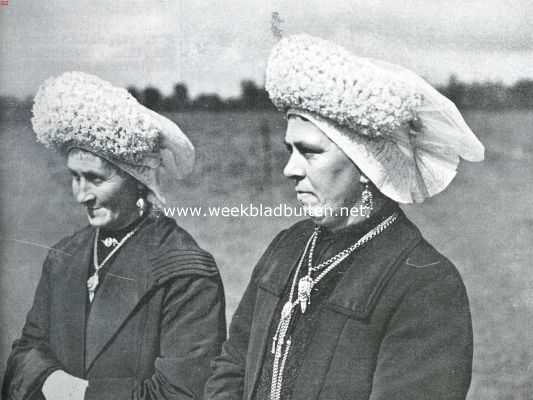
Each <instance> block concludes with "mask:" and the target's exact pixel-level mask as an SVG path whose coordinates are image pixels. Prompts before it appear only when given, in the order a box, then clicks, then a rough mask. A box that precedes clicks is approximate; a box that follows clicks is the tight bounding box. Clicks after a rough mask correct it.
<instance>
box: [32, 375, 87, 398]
mask: <svg viewBox="0 0 533 400" xmlns="http://www.w3.org/2000/svg"><path fill="white" fill-rule="evenodd" d="M88 385H89V382H88V381H86V380H85V379H80V378H77V377H75V376H74V375H70V374H67V373H66V372H65V371H63V370H57V371H54V372H52V373H51V374H50V375H49V376H48V378H46V380H45V381H44V384H43V388H42V392H43V395H44V397H45V399H46V400H83V398H84V397H85V390H86V389H87V386H88Z"/></svg>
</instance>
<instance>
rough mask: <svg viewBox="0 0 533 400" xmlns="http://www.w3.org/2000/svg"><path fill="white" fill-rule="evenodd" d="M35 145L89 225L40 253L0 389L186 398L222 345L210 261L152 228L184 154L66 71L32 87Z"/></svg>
mask: <svg viewBox="0 0 533 400" xmlns="http://www.w3.org/2000/svg"><path fill="white" fill-rule="evenodd" d="M33 114H34V117H33V119H32V122H33V127H34V130H35V132H36V134H37V139H38V141H40V142H41V143H43V144H45V145H46V146H47V147H53V148H55V149H57V150H59V151H60V152H62V153H63V154H64V155H65V156H66V165H67V168H68V169H69V170H70V173H71V174H72V190H73V193H74V198H75V199H76V200H77V201H78V202H79V203H80V205H82V207H83V208H84V209H85V211H86V213H87V218H88V220H89V226H87V227H86V228H83V229H82V230H80V231H79V232H77V233H75V234H73V235H72V236H69V237H66V238H64V239H63V240H61V241H60V242H59V243H58V244H57V245H55V246H54V247H53V248H52V250H51V251H50V252H49V254H48V257H47V258H46V261H45V262H44V267H43V271H42V276H41V279H40V281H39V284H38V286H37V291H36V294H35V300H34V303H33V307H32V308H31V310H30V311H29V313H28V316H27V320H26V324H25V326H24V329H23V331H22V336H21V338H20V339H18V340H17V341H16V342H15V343H14V344H13V350H12V353H11V356H10V357H9V360H8V364H7V369H6V376H5V379H4V385H3V389H2V393H3V398H4V399H6V400H11V399H13V400H15V399H31V400H35V399H43V398H44V399H47V400H61V399H95V400H96V399H97V400H104V399H110V400H121V399H124V400H125V399H198V398H199V397H201V394H202V391H203V388H204V383H205V380H206V378H207V376H208V374H209V362H210V361H211V359H212V358H213V357H214V356H216V355H217V354H218V353H219V352H220V346H221V344H222V342H223V340H224V339H225V334H226V330H225V317H224V296H223V288H222V283H221V279H220V276H219V272H218V269H217V267H216V264H215V262H214V260H213V258H212V257H211V255H210V254H209V253H207V252H205V251H204V250H202V249H200V248H199V247H198V245H197V244H196V242H195V241H194V239H193V238H192V237H191V236H190V235H189V234H188V233H187V232H186V231H184V230H183V229H182V228H180V227H178V226H177V225H176V223H175V221H174V220H172V219H169V218H166V217H162V216H159V217H158V216H157V214H156V213H154V212H152V211H153V204H154V202H155V203H161V202H163V201H164V199H163V197H162V194H161V190H160V187H159V183H158V175H159V172H160V170H161V169H163V168H165V169H167V171H168V172H172V170H174V172H176V173H181V174H182V175H183V174H185V173H187V172H189V171H190V170H191V169H192V165H193V162H194V148H193V146H192V144H191V143H190V141H189V140H188V138H187V137H186V136H185V135H184V134H183V132H182V131H181V130H180V129H179V128H178V126H177V125H175V124H174V123H173V122H171V121H170V120H168V119H166V118H164V117H163V116H160V115H158V114H156V113H154V112H152V111H150V110H148V109H146V108H144V107H143V106H141V105H140V104H138V103H137V102H136V100H135V99H134V98H133V97H132V96H131V95H130V94H128V92H127V91H126V90H124V89H120V88H115V87H113V86H112V85H111V84H109V83H107V82H105V81H103V80H101V79H99V78H97V77H95V76H91V75H88V74H84V73H80V72H68V73H65V74H63V75H61V76H60V77H58V78H54V79H50V80H48V81H46V82H45V83H44V85H43V86H42V87H41V88H40V89H39V91H38V93H37V95H36V97H35V104H34V108H33Z"/></svg>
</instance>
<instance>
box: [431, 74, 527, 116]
mask: <svg viewBox="0 0 533 400" xmlns="http://www.w3.org/2000/svg"><path fill="white" fill-rule="evenodd" d="M437 89H438V90H439V91H440V92H441V93H442V94H444V95H445V96H446V97H448V98H449V99H450V100H452V101H453V102H454V103H455V104H456V105H457V107H458V108H460V109H480V110H501V109H513V108H514V109H531V108H533V80H530V79H521V80H518V81H516V82H515V83H514V84H513V85H511V86H506V85H504V84H503V83H501V82H481V83H480V82H473V83H464V82H461V81H460V80H459V79H458V78H457V76H456V75H452V76H450V79H449V80H448V83H447V84H446V85H444V86H438V87H437Z"/></svg>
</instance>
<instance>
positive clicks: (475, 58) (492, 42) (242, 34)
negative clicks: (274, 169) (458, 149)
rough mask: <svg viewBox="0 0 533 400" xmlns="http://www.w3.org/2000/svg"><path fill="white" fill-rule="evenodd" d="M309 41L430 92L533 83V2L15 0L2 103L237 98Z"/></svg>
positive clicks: (1, 24)
mask: <svg viewBox="0 0 533 400" xmlns="http://www.w3.org/2000/svg"><path fill="white" fill-rule="evenodd" d="M274 11H277V12H278V13H279V14H280V16H281V18H282V19H283V21H284V22H283V25H282V28H283V30H284V34H285V35H286V34H291V33H297V32H308V33H311V34H314V35H317V36H321V37H323V38H326V39H330V40H334V41H336V42H337V43H339V44H342V45H343V46H345V47H347V48H348V49H350V50H351V51H353V52H355V53H357V54H359V55H365V56H371V57H377V58H382V59H386V60H388V61H391V62H395V63H398V64H402V65H404V66H407V67H409V68H411V69H413V70H415V71H416V72H418V73H419V74H421V75H423V76H424V77H426V78H427V79H429V80H430V81H432V82H434V83H442V82H445V81H446V80H447V79H448V77H449V75H450V74H452V73H455V74H457V75H458V76H459V78H460V79H462V80H464V81H473V80H476V81H483V80H500V81H503V82H505V83H513V82H514V81H516V80H517V79H520V78H533V1H531V0H411V1H398V0H381V1H379V0H350V1H344V0H342V1H341V0H329V1H327V0H286V1H279V0H275V1H274V0H271V1H269V0H227V1H212V0H199V1H193V0H189V1H185V0H174V1H171V0H167V1H164V0H143V1H137V0H106V1H103V0H85V1H79V2H76V1H72V0H46V1H33V0H9V5H8V6H0V45H1V47H0V94H13V95H17V96H26V95H30V94H33V93H34V92H35V90H36V89H37V87H38V86H39V84H40V83H41V82H42V81H43V80H44V79H46V78H47V77H49V76H51V75H58V74H60V73H61V72H63V71H67V70H81V71H86V72H90V73H93V74H96V75H99V76H100V77H102V78H104V79H107V80H110V81H112V82H113V83H114V84H117V85H123V86H127V85H129V84H134V85H135V86H137V87H140V88H142V87H145V86H147V85H149V84H150V85H155V86H157V87H159V88H161V89H162V90H163V91H164V92H165V93H169V92H170V90H171V88H172V87H173V85H174V84H175V83H176V82H180V81H184V82H186V83H187V85H188V87H189V90H190V91H191V93H192V94H197V93H199V92H204V93H205V92H217V93H220V94H222V95H223V96H231V95H237V94H238V93H239V82H240V81H241V80H242V79H254V80H256V81H257V82H258V83H260V84H262V83H263V75H264V68H265V62H266V59H267V57H268V53H269V50H270V48H271V47H272V45H273V44H274V42H275V39H274V37H273V35H272V33H271V30H270V20H271V15H272V12H274Z"/></svg>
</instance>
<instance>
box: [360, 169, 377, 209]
mask: <svg viewBox="0 0 533 400" xmlns="http://www.w3.org/2000/svg"><path fill="white" fill-rule="evenodd" d="M359 182H361V183H362V184H364V185H365V187H364V188H363V191H362V192H361V208H363V209H364V210H365V211H366V213H365V211H364V212H363V213H362V215H364V216H365V217H367V218H369V217H370V214H372V210H373V209H374V195H373V194H372V192H371V191H370V189H369V187H368V186H369V182H370V181H369V179H368V178H367V177H366V176H364V175H361V177H360V178H359Z"/></svg>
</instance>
